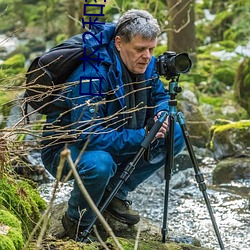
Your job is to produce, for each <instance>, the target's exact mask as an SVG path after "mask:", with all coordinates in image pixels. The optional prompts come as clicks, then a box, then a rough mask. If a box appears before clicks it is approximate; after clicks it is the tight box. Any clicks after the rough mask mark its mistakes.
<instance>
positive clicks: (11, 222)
mask: <svg viewBox="0 0 250 250" xmlns="http://www.w3.org/2000/svg"><path fill="white" fill-rule="evenodd" d="M0 223H1V224H2V225H4V226H8V227H10V228H9V229H8V233H7V234H6V235H0V239H1V240H0V249H6V250H7V249H21V248H22V246H23V243H24V240H23V236H22V229H21V223H20V221H19V220H18V219H17V218H16V216H14V215H13V214H11V213H10V212H8V211H6V210H3V209H1V210H0ZM2 236H4V237H2Z"/></svg>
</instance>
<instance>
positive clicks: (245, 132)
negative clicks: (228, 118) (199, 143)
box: [209, 120, 250, 160]
mask: <svg viewBox="0 0 250 250" xmlns="http://www.w3.org/2000/svg"><path fill="white" fill-rule="evenodd" d="M210 136H211V139H210V145H209V147H210V149H211V150H212V151H213V154H214V158H215V159H216V160H221V159H224V158H227V157H239V156H244V157H250V120H242V121H238V122H228V123H227V124H224V123H223V124H222V125H221V124H215V125H214V126H213V127H212V128H211V133H210Z"/></svg>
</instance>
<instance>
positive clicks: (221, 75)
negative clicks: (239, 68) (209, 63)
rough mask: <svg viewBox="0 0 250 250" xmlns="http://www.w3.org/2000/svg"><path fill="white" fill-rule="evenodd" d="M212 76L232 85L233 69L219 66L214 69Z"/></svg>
mask: <svg viewBox="0 0 250 250" xmlns="http://www.w3.org/2000/svg"><path fill="white" fill-rule="evenodd" d="M213 77H214V79H217V80H218V81H220V82H221V83H224V84H225V85H228V86H232V85H233V84H234V78H235V70H234V69H230V68H229V67H221V68H218V69H216V70H215V71H214V73H213Z"/></svg>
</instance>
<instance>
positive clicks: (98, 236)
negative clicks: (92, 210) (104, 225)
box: [93, 225, 109, 250]
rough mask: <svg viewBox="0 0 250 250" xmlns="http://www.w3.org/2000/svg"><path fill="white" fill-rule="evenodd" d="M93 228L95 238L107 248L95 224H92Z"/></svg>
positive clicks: (107, 249)
mask: <svg viewBox="0 0 250 250" xmlns="http://www.w3.org/2000/svg"><path fill="white" fill-rule="evenodd" d="M93 230H94V232H95V235H96V237H97V239H98V240H99V241H100V243H101V245H102V246H103V247H104V249H106V250H109V248H108V246H107V245H106V244H105V242H104V241H103V240H102V238H101V236H100V234H99V233H98V231H97V229H96V225H94V226H93Z"/></svg>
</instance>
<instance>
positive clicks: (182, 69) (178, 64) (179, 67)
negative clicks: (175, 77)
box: [174, 53, 191, 73]
mask: <svg viewBox="0 0 250 250" xmlns="http://www.w3.org/2000/svg"><path fill="white" fill-rule="evenodd" d="M174 60H175V62H174V65H175V69H176V71H177V72H179V73H186V72H187V71H189V69H190V67H191V60H190V58H189V57H188V55H187V54H186V53H182V54H179V55H177V56H176V57H175V58H174Z"/></svg>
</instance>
